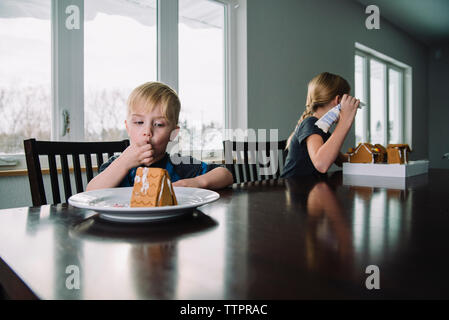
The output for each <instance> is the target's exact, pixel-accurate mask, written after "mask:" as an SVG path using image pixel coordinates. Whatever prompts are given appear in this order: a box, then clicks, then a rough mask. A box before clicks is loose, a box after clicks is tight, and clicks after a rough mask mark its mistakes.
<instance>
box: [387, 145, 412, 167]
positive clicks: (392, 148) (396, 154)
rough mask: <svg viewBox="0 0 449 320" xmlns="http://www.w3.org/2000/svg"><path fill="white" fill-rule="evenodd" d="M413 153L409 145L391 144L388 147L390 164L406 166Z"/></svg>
mask: <svg viewBox="0 0 449 320" xmlns="http://www.w3.org/2000/svg"><path fill="white" fill-rule="evenodd" d="M410 152H411V150H410V147H409V145H408V144H389V145H388V146H387V156H388V163H398V164H405V163H407V162H408V154H409V153H410Z"/></svg>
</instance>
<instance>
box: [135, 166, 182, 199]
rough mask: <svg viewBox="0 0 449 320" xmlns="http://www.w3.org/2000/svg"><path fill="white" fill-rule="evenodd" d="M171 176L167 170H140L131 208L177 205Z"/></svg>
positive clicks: (137, 173) (136, 179)
mask: <svg viewBox="0 0 449 320" xmlns="http://www.w3.org/2000/svg"><path fill="white" fill-rule="evenodd" d="M177 204H178V202H177V200H176V196H175V192H174V190H173V187H172V184H171V181H170V176H169V174H168V172H167V170H165V169H160V168H142V167H140V168H138V169H137V172H136V178H135V179H134V187H133V190H132V194H131V204H130V205H131V207H161V206H171V205H177Z"/></svg>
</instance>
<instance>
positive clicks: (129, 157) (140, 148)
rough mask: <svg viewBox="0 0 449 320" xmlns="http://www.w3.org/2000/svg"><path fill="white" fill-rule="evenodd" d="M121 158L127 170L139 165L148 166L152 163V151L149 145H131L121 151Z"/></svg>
mask: <svg viewBox="0 0 449 320" xmlns="http://www.w3.org/2000/svg"><path fill="white" fill-rule="evenodd" d="M121 157H122V158H123V159H124V161H125V162H126V164H127V166H128V168H129V169H131V168H135V167H138V166H140V165H145V166H149V165H150V164H152V163H153V162H154V150H153V146H152V145H151V144H150V143H145V144H143V145H137V144H131V145H130V146H129V147H128V148H126V149H125V151H123V153H122V155H121Z"/></svg>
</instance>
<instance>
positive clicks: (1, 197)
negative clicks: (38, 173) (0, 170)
mask: <svg viewBox="0 0 449 320" xmlns="http://www.w3.org/2000/svg"><path fill="white" fill-rule="evenodd" d="M95 174H96V172H95V170H94V175H95ZM58 178H59V193H60V195H61V199H62V200H64V199H65V196H64V189H63V182H62V176H61V175H58ZM43 179H44V188H45V197H46V198H47V203H49V204H51V203H52V202H53V196H52V194H51V182H50V175H48V174H46V175H43ZM82 179H83V187H84V189H86V185H87V177H86V175H85V173H83V174H82ZM70 180H71V185H72V193H73V194H75V193H76V190H75V177H74V175H73V174H71V175H70ZM0 190H1V192H0V209H6V208H16V207H31V206H32V205H33V202H32V200H31V191H30V183H29V181H28V176H14V177H0Z"/></svg>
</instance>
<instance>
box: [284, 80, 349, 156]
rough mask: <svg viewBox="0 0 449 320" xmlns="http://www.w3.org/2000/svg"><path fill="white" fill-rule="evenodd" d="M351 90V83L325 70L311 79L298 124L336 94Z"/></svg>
mask: <svg viewBox="0 0 449 320" xmlns="http://www.w3.org/2000/svg"><path fill="white" fill-rule="evenodd" d="M350 91H351V86H350V85H349V83H348V82H347V81H346V80H345V79H343V78H342V77H340V76H338V75H336V74H332V73H329V72H323V73H320V74H319V75H317V76H315V77H314V78H313V79H312V80H310V82H309V86H308V88H307V99H306V110H304V112H303V114H302V115H301V117H300V118H299V120H298V124H297V125H296V126H299V125H300V123H301V122H302V121H303V120H304V119H306V118H308V117H310V116H312V115H313V113H314V112H315V111H316V110H317V109H318V108H319V107H322V106H325V105H326V104H328V103H329V102H330V101H332V100H333V99H334V98H335V97H336V96H340V98H341V97H342V96H343V95H344V94H349V92H350ZM295 130H296V128H295ZM295 130H293V132H292V133H291V134H290V137H289V138H288V140H287V148H288V147H289V146H290V142H291V140H292V138H293V134H294V133H295Z"/></svg>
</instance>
